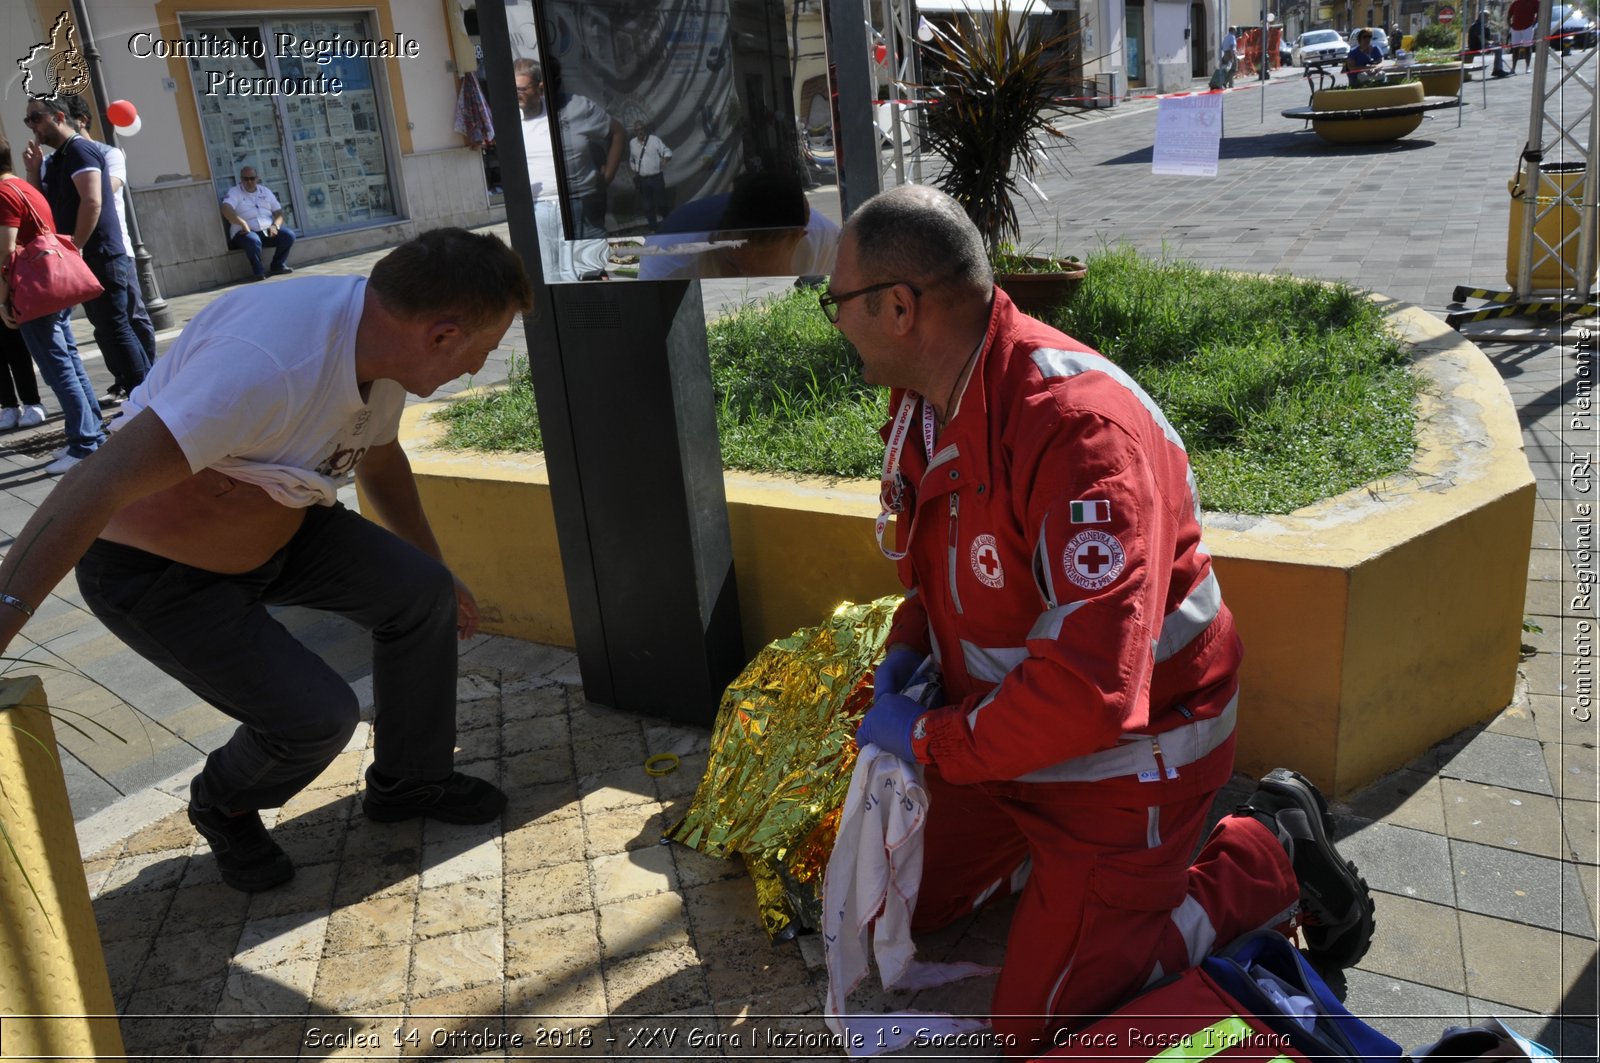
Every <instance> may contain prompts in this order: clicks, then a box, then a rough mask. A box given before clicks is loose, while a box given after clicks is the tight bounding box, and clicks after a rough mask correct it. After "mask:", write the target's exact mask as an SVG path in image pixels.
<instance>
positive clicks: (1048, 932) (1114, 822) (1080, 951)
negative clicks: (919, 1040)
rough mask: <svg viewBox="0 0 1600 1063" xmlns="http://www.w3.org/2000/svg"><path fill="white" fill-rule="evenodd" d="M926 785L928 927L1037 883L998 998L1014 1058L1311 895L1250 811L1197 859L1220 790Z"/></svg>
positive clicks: (924, 922) (919, 915)
mask: <svg viewBox="0 0 1600 1063" xmlns="http://www.w3.org/2000/svg"><path fill="white" fill-rule="evenodd" d="M926 781H927V789H928V799H929V816H928V823H927V827H926V829H925V834H924V843H925V855H924V858H923V866H922V885H921V888H920V891H919V893H918V896H917V905H916V912H915V915H914V918H913V922H912V930H913V932H921V931H925V930H932V929H935V928H937V927H940V926H943V925H945V924H947V923H949V922H951V921H953V920H955V919H958V918H960V917H961V916H964V915H967V914H969V913H970V912H972V911H973V910H974V909H975V908H977V907H979V906H981V905H982V904H984V903H986V902H987V901H990V900H993V899H996V898H999V897H1004V896H1006V895H1008V894H1010V893H1012V892H1015V890H1016V889H1017V888H1018V887H1019V886H1020V888H1021V891H1022V896H1021V897H1020V899H1019V900H1018V901H1017V908H1016V912H1015V913H1014V915H1013V916H1012V921H1011V932H1010V936H1009V938H1008V940H1007V943H1006V958H1005V964H1004V966H1003V968H1002V970H1001V973H1000V980H999V983H998V984H997V985H996V987H995V992H994V1001H993V1003H992V1005H991V1008H990V1011H991V1013H992V1015H993V1020H994V1030H995V1033H996V1034H998V1035H1000V1036H1001V1038H1002V1041H1001V1043H1002V1044H1003V1045H1004V1046H1005V1051H1006V1052H1007V1053H1008V1054H1011V1055H1025V1056H1029V1057H1032V1056H1036V1055H1040V1054H1042V1053H1043V1052H1044V1051H1045V1050H1046V1049H1048V1048H1049V1047H1050V1046H1051V1040H1050V1038H1051V1036H1052V1035H1053V1034H1054V1033H1055V1031H1056V1030H1058V1029H1064V1028H1070V1027H1074V1026H1077V1025H1079V1024H1080V1021H1079V1020H1075V1019H1074V1018H1073V1017H1074V1016H1093V1015H1098V1014H1102V1013H1104V1012H1107V1011H1110V1010H1113V1009H1114V1008H1116V1007H1117V1006H1119V1005H1120V1004H1122V1003H1124V1002H1125V1001H1127V1000H1128V998H1130V997H1132V996H1133V995H1134V994H1136V993H1137V992H1138V991H1139V990H1141V989H1142V988H1144V986H1145V985H1146V984H1147V983H1148V982H1150V981H1152V980H1154V979H1155V978H1158V977H1161V976H1163V975H1166V974H1173V973H1176V972H1178V971H1182V970H1185V969H1187V968H1189V967H1192V966H1194V965H1195V964H1196V963H1198V962H1199V961H1200V959H1202V958H1203V957H1204V956H1205V955H1206V954H1207V953H1209V952H1210V951H1212V949H1213V947H1221V946H1224V945H1226V944H1228V942H1230V941H1232V940H1233V939H1234V938H1236V937H1238V936H1239V935H1241V934H1244V933H1246V932H1248V931H1251V930H1256V929H1259V928H1261V927H1266V926H1276V925H1279V924H1281V923H1282V922H1284V920H1285V919H1286V918H1287V916H1288V913H1289V910H1290V909H1291V907H1292V906H1293V905H1294V904H1295V902H1296V901H1297V900H1298V899H1299V896H1300V888H1299V886H1298V884H1297V883H1296V880H1295V876H1294V869H1293V867H1292V866H1291V865H1290V863H1289V858H1288V856H1287V855H1286V854H1285V853H1284V850H1283V847H1282V846H1281V845H1280V844H1279V842H1278V840H1277V838H1276V837H1274V836H1273V834H1272V832H1271V831H1269V830H1268V829H1267V828H1265V827H1263V826H1262V825H1261V824H1260V823H1258V822H1256V820H1254V819H1252V818H1250V817H1246V816H1229V817H1226V818H1224V819H1223V820H1222V822H1221V823H1219V824H1218V825H1217V828H1216V829H1215V830H1214V831H1213V832H1212V834H1211V837H1210V838H1209V839H1207V841H1206V844H1205V847H1204V848H1203V849H1201V850H1200V853H1199V856H1198V857H1197V858H1196V859H1195V861H1194V863H1193V864H1192V865H1191V864H1190V862H1189V856H1190V854H1191V853H1193V852H1194V849H1195V844H1196V842H1198V841H1199V838H1200V831H1201V829H1202V828H1203V827H1204V826H1205V821H1206V816H1207V813H1208V812H1209V811H1210V808H1211V803H1212V800H1213V798H1214V797H1215V795H1214V794H1210V793H1207V794H1202V795H1200V796H1196V797H1192V798H1187V799H1183V800H1179V801H1174V802H1171V803H1168V804H1165V805H1161V806H1151V807H1147V808H1116V807H1107V806H1105V805H1102V804H1098V803H1094V802H1092V801H1091V800H1088V799H1087V798H1086V797H1085V796H1084V795H1083V791H1082V788H1081V787H1079V788H1078V789H1077V791H1076V793H1075V794H1074V795H1072V796H1071V797H1070V799H1065V798H1063V797H1062V796H1061V794H1062V791H1061V790H1060V789H1059V788H1056V787H1054V786H1053V785H1052V784H1049V783H1014V782H1001V783H987V784H984V785H983V786H981V787H980V786H956V785H954V784H951V783H948V782H945V781H944V780H943V779H942V778H941V777H940V776H939V772H938V769H937V768H936V767H933V766H931V765H930V766H928V768H927V776H926ZM1024 876H1026V881H1025V883H1024V882H1022V879H1023V877H1024Z"/></svg>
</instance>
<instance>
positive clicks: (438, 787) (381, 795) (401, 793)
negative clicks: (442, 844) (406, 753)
mask: <svg viewBox="0 0 1600 1063" xmlns="http://www.w3.org/2000/svg"><path fill="white" fill-rule="evenodd" d="M505 807H506V795H505V794H503V793H501V791H500V789H499V788H498V787H496V786H495V785H493V784H492V783H488V782H485V781H484V780H482V779H477V778H474V777H473V776H471V775H463V774H461V773H460V772H459V771H456V772H451V773H450V775H449V777H448V778H444V779H440V780H438V781H436V782H429V781H427V780H425V779H394V780H389V781H385V778H384V777H383V776H382V775H380V774H379V773H378V772H376V771H374V770H373V769H371V768H368V769H367V792H366V794H365V795H363V797H362V798H361V808H362V811H364V812H366V814H367V818H368V819H371V820H376V821H377V822H379V823H398V822H399V821H401V820H404V819H412V818H414V817H416V816H427V817H428V818H429V819H437V820H440V821H442V822H444V823H488V822H489V821H491V820H493V819H495V818H496V817H498V816H499V815H500V812H501V811H502V810H503V809H504V808H505Z"/></svg>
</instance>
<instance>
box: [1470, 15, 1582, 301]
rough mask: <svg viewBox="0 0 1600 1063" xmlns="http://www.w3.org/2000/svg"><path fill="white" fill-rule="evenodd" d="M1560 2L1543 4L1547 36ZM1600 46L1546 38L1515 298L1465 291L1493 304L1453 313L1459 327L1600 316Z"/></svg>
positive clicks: (1526, 171)
mask: <svg viewBox="0 0 1600 1063" xmlns="http://www.w3.org/2000/svg"><path fill="white" fill-rule="evenodd" d="M1550 8H1551V0H1540V3H1539V21H1538V22H1537V23H1536V25H1538V26H1540V27H1549V26H1550V24H1551V23H1550ZM1596 45H1597V41H1596V40H1595V39H1594V38H1593V37H1592V36H1591V37H1590V38H1589V39H1587V40H1585V39H1581V38H1576V39H1575V38H1574V37H1573V36H1563V37H1560V38H1558V39H1555V40H1552V38H1551V36H1550V35H1549V34H1548V33H1546V32H1541V33H1540V34H1539V39H1538V40H1537V42H1536V44H1535V48H1534V63H1533V106H1532V115H1531V117H1530V119H1529V122H1528V139H1527V143H1526V144H1525V145H1524V146H1523V149H1522V154H1521V157H1520V159H1519V163H1518V170H1517V176H1516V179H1515V185H1516V191H1515V192H1514V193H1513V197H1512V204H1511V225H1512V229H1511V232H1512V239H1511V240H1510V241H1509V250H1510V255H1509V261H1508V262H1507V263H1506V279H1507V280H1508V281H1509V282H1510V283H1511V284H1512V288H1511V289H1510V290H1509V291H1502V290H1497V289H1485V288H1470V287H1466V286H1462V287H1458V288H1456V290H1455V299H1456V302H1458V303H1459V302H1462V301H1463V300H1466V299H1484V300H1487V305H1485V306H1483V307H1480V308H1477V309H1471V310H1462V311H1459V312H1456V313H1452V314H1449V315H1447V316H1446V317H1445V322H1446V323H1447V324H1449V325H1451V326H1453V327H1456V328H1459V327H1460V326H1461V325H1463V324H1467V323H1469V322H1473V321H1486V320H1489V319H1491V318H1504V317H1522V316H1527V315H1547V316H1548V315H1557V316H1562V317H1565V316H1567V315H1573V314H1576V315H1589V314H1594V313H1596V311H1597V309H1600V307H1597V303H1596V300H1595V271H1596V243H1595V220H1596V217H1597V216H1600V212H1597V209H1596V208H1597V203H1596V201H1597V199H1600V195H1597V193H1600V171H1597V167H1596V154H1595V146H1596V143H1597V142H1600V108H1597V107H1596V105H1595V104H1596V99H1595V97H1596V81H1597V79H1600V65H1597V63H1596Z"/></svg>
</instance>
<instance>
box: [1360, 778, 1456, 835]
mask: <svg viewBox="0 0 1600 1063" xmlns="http://www.w3.org/2000/svg"><path fill="white" fill-rule="evenodd" d="M1335 807H1336V808H1337V809H1338V810H1340V811H1343V810H1345V809H1348V810H1349V811H1350V812H1351V813H1352V814H1354V815H1355V816H1357V817H1359V818H1361V819H1363V820H1367V821H1369V822H1370V821H1374V820H1379V819H1381V820H1383V821H1384V822H1385V823H1388V824H1390V825H1392V826H1396V827H1410V828H1412V829H1414V830H1421V831H1427V832H1429V833H1431V834H1444V833H1445V812H1444V797H1443V791H1442V789H1441V788H1440V785H1439V779H1438V778H1437V777H1436V776H1434V775H1431V774H1428V773H1426V772H1421V771H1414V770H1411V769H1409V768H1402V769H1401V770H1399V771H1393V772H1390V773H1389V774H1388V775H1385V776H1384V777H1383V778H1381V779H1379V780H1377V781H1376V782H1373V783H1370V784H1369V785H1367V786H1364V787H1362V788H1361V789H1360V790H1358V791H1357V792H1356V793H1354V794H1351V795H1350V796H1349V797H1348V798H1346V799H1345V800H1343V801H1340V802H1337V804H1336V806H1335ZM1341 836H1342V835H1341Z"/></svg>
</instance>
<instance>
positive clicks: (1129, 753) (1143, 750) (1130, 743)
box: [1016, 692, 1239, 782]
mask: <svg viewBox="0 0 1600 1063" xmlns="http://www.w3.org/2000/svg"><path fill="white" fill-rule="evenodd" d="M1238 716H1239V695H1238V693H1237V692H1235V693H1234V695H1233V697H1232V698H1231V699H1229V701H1228V707H1227V708H1225V709H1223V710H1222V713H1221V715H1219V716H1215V717H1213V718H1211V719H1209V720H1195V721H1194V722H1193V723H1186V724H1184V725H1183V726H1182V727H1174V728H1173V729H1172V730H1170V731H1164V732H1162V733H1161V734H1158V735H1124V736H1123V737H1122V741H1121V742H1119V743H1118V744H1116V745H1114V746H1112V747H1111V748H1110V749H1102V750H1099V751H1097V752H1094V753H1086V754H1084V755H1083V756H1081V757H1073V758H1072V759H1071V760H1063V761H1062V762H1061V763H1059V764H1052V765H1051V766H1050V767H1048V768H1040V769H1039V770H1038V771H1031V772H1029V773H1028V774H1026V775H1021V776H1018V777H1017V779H1016V781H1017V782H1100V781H1102V780H1104V779H1115V778H1117V777H1119V776H1123V775H1136V776H1139V777H1140V778H1141V781H1152V782H1153V781H1155V780H1156V779H1159V778H1160V777H1161V765H1162V764H1165V765H1166V767H1167V769H1168V770H1169V771H1171V770H1173V769H1176V768H1181V767H1183V766H1184V765H1186V764H1193V763H1194V762H1195V761H1197V760H1199V759H1200V758H1201V757H1204V756H1206V755H1207V754H1209V753H1211V752H1212V751H1213V750H1215V749H1216V748H1217V747H1218V746H1220V745H1222V743H1223V742H1225V741H1227V740H1228V736H1229V735H1231V734H1233V727H1234V723H1235V721H1236V720H1237V719H1238ZM1158 754H1159V756H1160V758H1161V759H1160V761H1159V762H1158V761H1157V759H1156V757H1157V755H1158Z"/></svg>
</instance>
